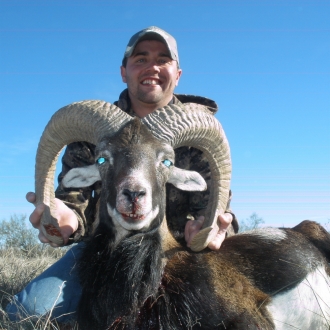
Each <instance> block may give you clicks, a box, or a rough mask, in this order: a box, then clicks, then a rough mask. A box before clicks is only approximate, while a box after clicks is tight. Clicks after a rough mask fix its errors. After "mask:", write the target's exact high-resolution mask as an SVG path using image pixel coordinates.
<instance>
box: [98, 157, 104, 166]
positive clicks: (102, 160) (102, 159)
mask: <svg viewBox="0 0 330 330" xmlns="http://www.w3.org/2000/svg"><path fill="white" fill-rule="evenodd" d="M96 162H97V163H98V164H99V165H102V164H103V163H105V162H106V159H105V158H104V157H100V158H98V159H97V160H96Z"/></svg>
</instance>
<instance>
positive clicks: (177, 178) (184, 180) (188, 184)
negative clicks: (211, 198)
mask: <svg viewBox="0 0 330 330" xmlns="http://www.w3.org/2000/svg"><path fill="white" fill-rule="evenodd" d="M167 182H169V183H172V184H173V185H174V186H175V187H177V188H178V189H181V190H185V191H204V190H206V189H207V185H206V182H205V180H204V179H203V177H202V176H201V175H200V174H199V173H197V172H195V171H187V170H182V169H181V168H177V167H173V168H172V170H171V174H170V177H169V179H168V181H167Z"/></svg>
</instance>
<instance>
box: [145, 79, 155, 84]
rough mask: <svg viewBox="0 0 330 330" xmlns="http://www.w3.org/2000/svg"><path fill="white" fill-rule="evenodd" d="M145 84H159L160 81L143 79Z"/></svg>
mask: <svg viewBox="0 0 330 330" xmlns="http://www.w3.org/2000/svg"><path fill="white" fill-rule="evenodd" d="M142 84H143V85H157V84H158V81H157V80H151V79H147V80H143V81H142Z"/></svg>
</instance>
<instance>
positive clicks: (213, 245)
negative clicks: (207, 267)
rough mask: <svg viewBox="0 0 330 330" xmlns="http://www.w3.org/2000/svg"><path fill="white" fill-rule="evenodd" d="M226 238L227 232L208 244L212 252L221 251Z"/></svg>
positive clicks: (219, 234) (218, 235)
mask: <svg viewBox="0 0 330 330" xmlns="http://www.w3.org/2000/svg"><path fill="white" fill-rule="evenodd" d="M225 238H226V232H223V233H218V234H217V235H216V236H215V238H214V239H213V240H212V241H211V242H210V243H209V244H208V248H209V249H211V250H219V249H220V246H221V244H222V242H223V241H224V240H225Z"/></svg>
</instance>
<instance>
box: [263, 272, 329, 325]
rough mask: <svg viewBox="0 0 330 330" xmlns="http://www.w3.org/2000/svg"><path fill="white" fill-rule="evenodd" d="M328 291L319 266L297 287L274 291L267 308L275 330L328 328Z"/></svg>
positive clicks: (326, 280) (326, 281)
mask: <svg viewBox="0 0 330 330" xmlns="http://www.w3.org/2000/svg"><path fill="white" fill-rule="evenodd" d="M329 292H330V287H329V283H328V275H327V274H326V272H325V269H324V267H319V268H317V269H316V270H315V271H314V272H313V273H310V274H309V275H308V276H307V278H306V279H305V280H304V281H302V282H301V283H300V284H299V285H298V286H297V287H295V288H293V289H292V290H289V291H284V293H282V294H277V295H276V296H275V297H274V298H273V299H272V302H271V304H270V305H269V307H268V309H269V311H270V312H271V314H272V315H273V318H274V321H275V326H276V329H278V330H286V329H291V328H292V329H328V328H329V324H328V323H327V321H328V320H329V317H330V299H329V297H330V294H329ZM321 297H322V298H321ZM324 297H326V299H327V300H324V299H323V298H324ZM288 311H290V312H289V313H288ZM317 315H319V317H317Z"/></svg>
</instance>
